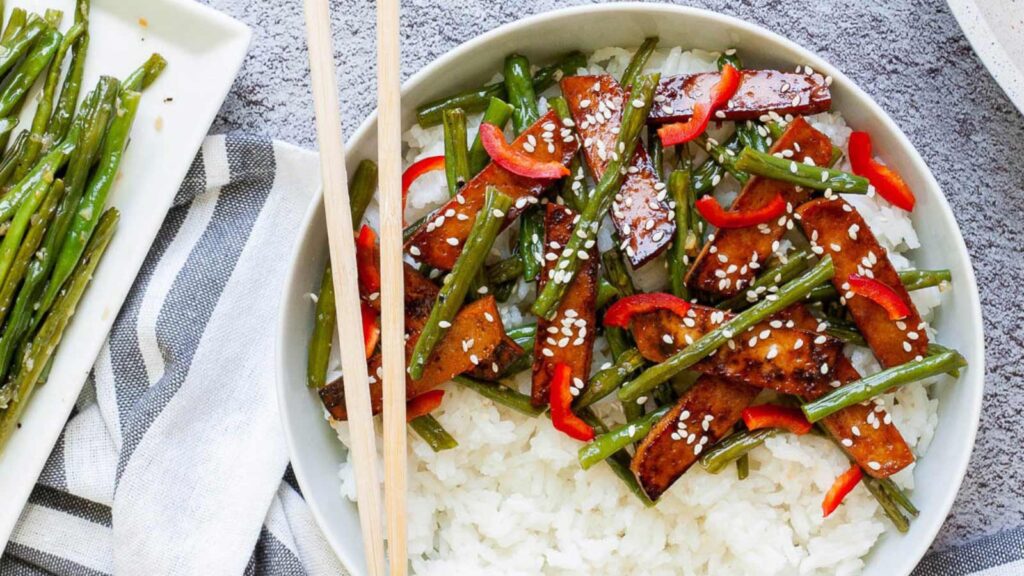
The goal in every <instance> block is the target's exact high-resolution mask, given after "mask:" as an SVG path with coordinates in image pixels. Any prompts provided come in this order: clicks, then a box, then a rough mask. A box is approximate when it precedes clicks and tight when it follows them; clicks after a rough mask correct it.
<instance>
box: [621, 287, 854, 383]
mask: <svg viewBox="0 0 1024 576" xmlns="http://www.w3.org/2000/svg"><path fill="white" fill-rule="evenodd" d="M729 318H731V315H730V314H729V313H727V312H725V311H722V310H716V309H714V308H708V307H706V306H694V307H693V308H691V309H690V311H689V312H688V314H687V316H686V317H685V318H680V317H679V316H676V315H675V314H673V313H671V312H668V311H664V310H661V311H657V312H651V313H649V314H643V315H641V316H637V317H636V318H634V319H633V326H632V331H633V339H634V340H636V345H637V348H639V350H640V353H641V354H642V355H643V356H644V358H646V359H648V360H650V361H651V362H663V361H665V360H666V359H667V358H668V357H669V356H672V355H673V354H675V353H676V352H679V351H680V350H682V349H683V348H685V347H687V346H688V345H689V344H690V343H692V342H694V341H696V340H697V339H698V338H700V337H701V336H703V335H704V334H706V333H708V332H709V331H711V330H713V329H715V328H717V327H718V326H719V325H720V324H722V323H723V322H725V321H726V320H728V319H729ZM840 357H842V343H841V342H839V341H838V340H836V339H834V338H831V337H829V336H826V335H823V334H817V333H814V332H809V331H807V330H801V329H798V328H795V327H787V326H786V325H785V322H783V321H780V320H769V321H767V322H762V323H760V324H757V325H755V326H754V327H753V328H752V329H750V330H748V331H746V332H743V333H742V334H736V335H735V336H734V337H733V338H732V340H731V341H730V343H729V344H727V345H726V346H723V347H721V348H719V349H718V351H717V352H715V353H714V354H713V355H711V356H709V357H707V358H705V359H704V360H702V361H700V362H698V363H697V364H695V365H694V366H693V370H696V371H698V372H700V373H702V374H707V375H713V376H719V377H723V378H728V379H730V380H735V381H739V382H745V383H747V384H750V385H752V386H756V387H758V388H770V389H772V390H776V391H778V392H782V393H784V394H793V395H797V396H805V395H807V394H809V393H810V392H812V391H813V390H815V389H817V388H819V386H820V385H821V384H825V385H827V384H828V382H830V381H832V380H833V379H834V374H833V371H834V369H835V366H836V362H837V360H838V359H839V358H840Z"/></svg>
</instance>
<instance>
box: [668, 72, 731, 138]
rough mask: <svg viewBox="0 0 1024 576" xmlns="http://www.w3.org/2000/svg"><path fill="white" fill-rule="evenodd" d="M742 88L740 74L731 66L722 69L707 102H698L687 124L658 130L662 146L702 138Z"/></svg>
mask: <svg viewBox="0 0 1024 576" xmlns="http://www.w3.org/2000/svg"><path fill="white" fill-rule="evenodd" d="M739 87H740V72H739V70H737V69H736V68H735V67H733V66H732V65H731V64H726V65H725V66H723V67H722V72H721V74H720V76H719V79H718V83H716V84H715V87H714V88H712V89H711V94H709V96H710V98H709V99H708V101H707V102H696V103H694V105H693V116H691V117H690V119H689V120H687V121H686V122H676V123H674V124H666V125H665V126H662V127H661V128H658V137H659V138H661V145H662V146H675V145H676V144H682V143H684V142H689V141H690V140H693V139H694V138H696V137H697V136H700V135H701V134H703V133H704V131H705V130H707V128H708V123H710V122H711V117H712V116H713V115H714V114H715V112H716V111H717V110H720V109H721V108H723V107H724V106H725V105H726V104H727V103H728V102H729V99H730V98H732V97H733V94H735V93H736V90H738V89H739Z"/></svg>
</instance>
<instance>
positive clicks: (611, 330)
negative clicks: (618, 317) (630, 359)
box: [604, 326, 633, 362]
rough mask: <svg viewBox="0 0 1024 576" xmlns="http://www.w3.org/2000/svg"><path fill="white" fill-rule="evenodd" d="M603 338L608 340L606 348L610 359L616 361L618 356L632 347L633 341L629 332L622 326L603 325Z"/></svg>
mask: <svg viewBox="0 0 1024 576" xmlns="http://www.w3.org/2000/svg"><path fill="white" fill-rule="evenodd" d="M604 339H605V340H606V341H607V342H608V350H609V352H611V355H612V359H613V360H615V361H616V362H618V360H619V357H620V356H622V355H623V354H625V353H626V352H627V351H629V349H630V348H632V347H633V341H632V339H631V338H630V337H629V334H628V333H627V332H626V331H625V330H623V329H622V328H618V327H615V326H605V327H604Z"/></svg>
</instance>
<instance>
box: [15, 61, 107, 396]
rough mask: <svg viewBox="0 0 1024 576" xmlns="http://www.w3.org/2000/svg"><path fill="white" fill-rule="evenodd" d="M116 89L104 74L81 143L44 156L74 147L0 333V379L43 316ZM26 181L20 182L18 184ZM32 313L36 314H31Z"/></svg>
mask: <svg viewBox="0 0 1024 576" xmlns="http://www.w3.org/2000/svg"><path fill="white" fill-rule="evenodd" d="M117 90H118V82H117V80H113V79H110V78H106V77H104V78H101V79H100V82H99V85H98V88H97V91H96V96H97V97H96V102H97V104H96V105H95V106H90V107H89V108H88V110H89V116H88V118H85V119H83V121H82V123H81V126H83V127H84V128H81V130H82V133H83V134H82V138H81V142H77V143H76V144H73V145H72V144H69V143H62V144H61V146H58V147H57V148H55V149H54V150H52V151H51V152H50V153H49V154H47V157H49V156H50V155H52V154H55V153H56V154H60V153H65V152H64V149H65V145H66V144H67V145H68V146H70V147H71V148H74V149H75V156H74V159H73V160H72V161H71V166H70V167H69V168H68V170H67V173H66V174H65V180H64V182H65V187H66V191H65V194H64V196H63V197H62V198H61V201H60V204H59V205H58V207H57V213H56V215H55V216H54V220H53V223H52V224H51V225H50V227H49V228H48V229H47V231H46V235H45V237H44V238H43V244H42V247H41V248H40V250H39V251H38V252H37V253H36V257H35V258H33V259H32V261H31V262H30V263H29V267H28V270H27V271H26V276H25V282H24V285H23V286H22V288H21V290H20V292H19V293H18V297H17V299H16V300H15V303H14V308H13V310H12V312H11V318H10V320H9V321H8V325H7V328H6V329H5V330H4V332H3V335H2V336H0V381H2V380H3V379H4V378H5V377H6V376H7V374H8V371H9V370H10V369H11V359H12V358H14V355H15V352H16V350H18V349H19V348H22V347H23V346H24V345H25V341H26V339H27V338H28V337H29V336H30V335H31V334H33V333H34V332H35V329H36V327H37V326H39V324H40V323H41V322H42V321H43V320H44V319H45V311H43V310H41V309H37V303H38V298H39V296H40V294H41V292H42V290H43V288H44V287H45V285H46V284H45V283H46V281H47V279H49V277H50V272H51V271H52V270H53V266H54V264H55V263H56V258H57V253H58V252H57V251H58V249H59V248H60V244H61V243H62V242H63V240H64V238H65V237H66V235H67V231H68V228H69V227H70V225H71V218H72V217H73V212H74V210H75V209H76V208H77V206H78V201H79V199H80V197H81V191H82V188H83V187H84V185H85V179H86V177H87V176H88V173H89V169H90V167H91V166H92V163H93V162H92V160H93V158H94V157H95V152H96V150H97V149H98V148H99V146H100V144H101V141H102V136H103V132H104V127H105V126H106V123H107V120H108V119H109V117H110V114H111V108H112V107H113V99H114V96H115V95H116V94H117ZM78 130H79V127H73V128H72V130H71V131H70V132H69V138H70V135H72V134H73V133H75V132H77V131H78ZM76 138H77V136H76ZM38 168H39V167H37V169H38ZM33 172H35V170H33ZM31 177H32V174H30V175H29V177H27V178H26V180H29V179H30V178H31ZM26 180H23V181H22V182H21V183H19V186H20V185H21V184H23V183H24V182H25V181H26ZM8 196H10V194H9V195H8ZM5 199H6V197H5ZM33 314H35V315H34V316H33Z"/></svg>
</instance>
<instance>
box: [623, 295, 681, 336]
mask: <svg viewBox="0 0 1024 576" xmlns="http://www.w3.org/2000/svg"><path fill="white" fill-rule="evenodd" d="M655 310H668V311H670V312H672V313H673V314H675V315H676V316H679V317H683V316H686V313H687V312H689V311H690V303H689V302H687V301H686V300H683V299H682V298H680V297H678V296H674V295H672V294H665V293H664V292H654V293H651V294H636V295H633V296H627V297H625V298H620V299H618V300H616V301H615V303H614V304H612V305H611V306H609V307H608V310H605V313H604V325H605V326H618V327H619V328H626V327H628V326H629V322H630V320H632V319H633V316H636V315H637V314H646V313H648V312H654V311H655Z"/></svg>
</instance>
